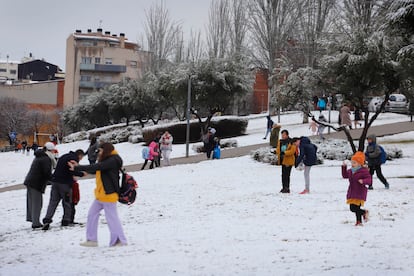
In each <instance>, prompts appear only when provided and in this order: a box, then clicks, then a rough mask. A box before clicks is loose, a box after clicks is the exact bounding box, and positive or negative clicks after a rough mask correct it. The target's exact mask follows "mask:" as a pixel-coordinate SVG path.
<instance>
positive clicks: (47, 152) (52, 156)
mask: <svg viewBox="0 0 414 276" xmlns="http://www.w3.org/2000/svg"><path fill="white" fill-rule="evenodd" d="M45 153H46V155H47V156H48V157H49V159H50V161H52V167H51V170H52V171H53V170H54V169H55V168H56V164H57V161H56V158H55V155H54V154H53V153H52V152H50V151H48V150H47V151H45Z"/></svg>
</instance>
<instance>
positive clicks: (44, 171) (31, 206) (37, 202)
mask: <svg viewBox="0 0 414 276" xmlns="http://www.w3.org/2000/svg"><path fill="white" fill-rule="evenodd" d="M34 155H35V158H34V160H33V162H32V165H31V166H30V170H29V172H28V173H27V175H26V178H25V180H24V183H23V184H24V185H25V186H26V188H27V197H26V221H29V222H31V223H32V229H37V228H42V227H43V225H42V224H41V223H40V212H41V210H42V206H43V194H44V193H45V189H46V186H47V183H48V182H49V180H50V177H51V176H52V168H53V166H52V164H53V162H56V160H55V158H54V156H53V154H52V153H51V152H50V151H48V150H47V148H46V147H43V149H39V150H36V151H35V153H34Z"/></svg>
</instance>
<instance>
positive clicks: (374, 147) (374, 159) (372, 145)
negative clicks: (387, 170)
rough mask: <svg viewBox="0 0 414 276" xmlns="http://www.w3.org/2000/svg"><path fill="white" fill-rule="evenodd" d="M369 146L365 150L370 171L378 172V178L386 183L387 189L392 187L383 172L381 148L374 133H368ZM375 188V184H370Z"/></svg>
mask: <svg viewBox="0 0 414 276" xmlns="http://www.w3.org/2000/svg"><path fill="white" fill-rule="evenodd" d="M367 142H368V146H367V149H366V151H365V156H366V158H367V161H368V167H369V173H370V174H371V175H374V172H376V174H377V177H378V179H379V180H380V181H381V182H382V184H384V186H385V189H389V188H390V184H389V183H388V181H387V179H386V178H385V177H384V175H383V174H382V170H381V149H380V147H379V145H378V144H377V137H376V136H375V135H374V134H371V135H368V137H367ZM370 189H373V186H372V185H371V186H370Z"/></svg>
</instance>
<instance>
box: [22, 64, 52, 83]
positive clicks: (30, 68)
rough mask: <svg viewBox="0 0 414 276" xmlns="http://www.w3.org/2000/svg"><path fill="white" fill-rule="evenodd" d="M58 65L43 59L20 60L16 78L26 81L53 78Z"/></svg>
mask: <svg viewBox="0 0 414 276" xmlns="http://www.w3.org/2000/svg"><path fill="white" fill-rule="evenodd" d="M58 72H59V67H58V66H56V65H54V64H51V63H49V62H46V61H44V60H40V59H35V60H30V61H27V62H22V63H20V64H19V66H18V79H19V80H26V81H48V80H55V79H56V74H57V73H58Z"/></svg>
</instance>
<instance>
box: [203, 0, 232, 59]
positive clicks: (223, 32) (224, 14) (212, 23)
mask: <svg viewBox="0 0 414 276" xmlns="http://www.w3.org/2000/svg"><path fill="white" fill-rule="evenodd" d="M208 14H209V22H208V27H207V47H208V54H209V56H210V58H223V57H225V55H226V52H227V46H228V35H229V18H230V14H229V2H228V0H213V1H212V2H211V5H210V10H209V13H208Z"/></svg>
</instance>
